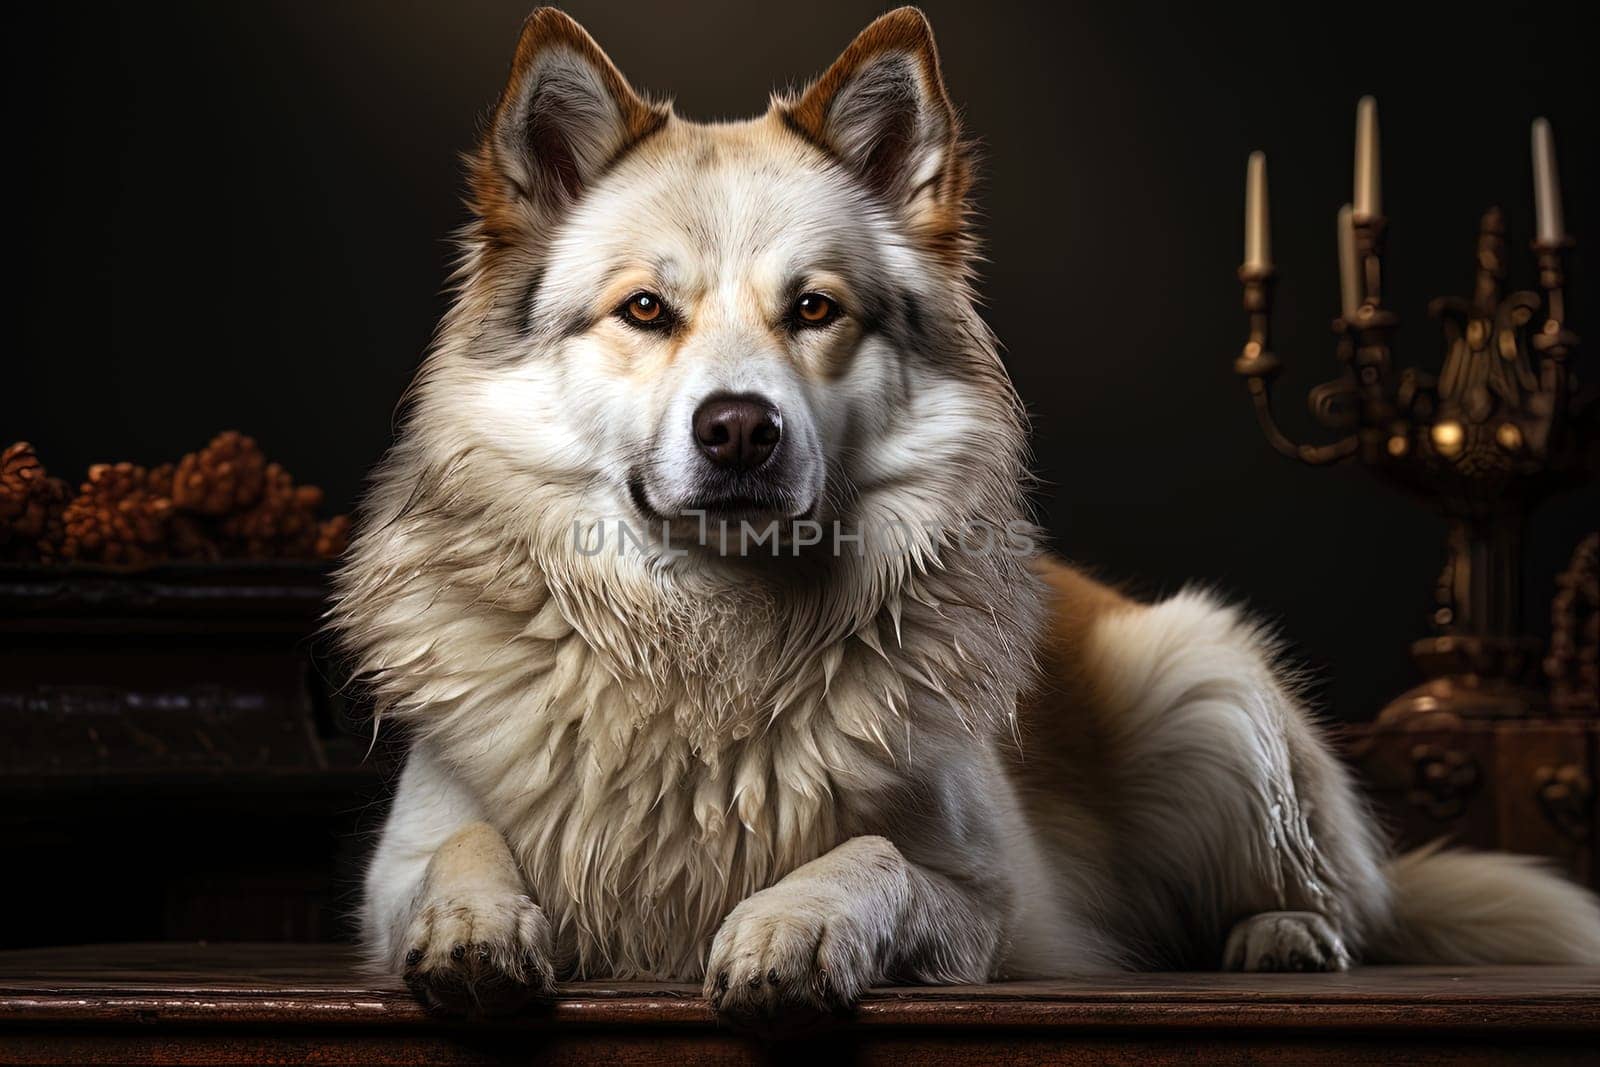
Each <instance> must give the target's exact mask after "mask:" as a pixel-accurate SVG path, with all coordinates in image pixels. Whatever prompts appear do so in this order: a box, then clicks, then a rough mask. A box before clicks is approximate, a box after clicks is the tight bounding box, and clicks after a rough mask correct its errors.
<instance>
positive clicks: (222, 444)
mask: <svg viewBox="0 0 1600 1067" xmlns="http://www.w3.org/2000/svg"><path fill="white" fill-rule="evenodd" d="M266 465H267V461H266V457H265V456H263V455H262V454H261V449H260V448H258V447H257V446H256V443H255V440H254V439H253V438H250V437H246V436H244V435H243V434H241V433H238V432H237V431H234V430H228V431H226V432H225V433H219V434H217V436H215V437H213V438H212V439H211V443H210V444H208V445H206V447H204V448H202V449H201V450H200V451H198V452H190V453H189V454H188V455H186V456H184V457H183V459H181V460H179V461H178V465H177V468H176V470H174V472H173V478H172V502H173V504H175V505H176V506H178V507H179V508H182V509H183V510H185V511H197V512H199V513H200V514H202V515H227V514H229V513H230V512H235V511H239V510H240V509H243V508H247V507H249V506H250V505H252V504H254V503H255V502H256V501H257V500H258V499H259V498H260V496H261V491H262V480H263V476H264V474H265V471H266Z"/></svg>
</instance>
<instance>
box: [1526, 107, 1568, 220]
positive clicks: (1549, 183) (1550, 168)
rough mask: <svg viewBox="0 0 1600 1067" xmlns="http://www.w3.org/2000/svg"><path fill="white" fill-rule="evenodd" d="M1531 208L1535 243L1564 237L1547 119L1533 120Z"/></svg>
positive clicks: (1554, 158)
mask: <svg viewBox="0 0 1600 1067" xmlns="http://www.w3.org/2000/svg"><path fill="white" fill-rule="evenodd" d="M1533 207H1534V212H1535V214H1537V215H1538V217H1539V243H1540V244H1560V243H1561V242H1562V241H1563V240H1565V239H1566V234H1565V233H1563V232H1562V221H1561V179H1560V177H1559V175H1557V174H1556V145H1555V141H1554V140H1552V139H1551V137H1550V121H1549V120H1548V119H1534V120H1533Z"/></svg>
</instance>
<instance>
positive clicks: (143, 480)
mask: <svg viewBox="0 0 1600 1067" xmlns="http://www.w3.org/2000/svg"><path fill="white" fill-rule="evenodd" d="M321 506H322V490H321V489H318V488H317V487H316V486H314V485H296V484H295V483H294V479H293V478H291V477H290V476H289V472H288V471H286V470H284V469H283V468H282V467H280V466H279V465H278V464H276V463H268V462H267V460H266V457H265V456H263V455H262V454H261V449H260V448H259V447H257V445H256V443H255V441H253V440H252V439H250V438H248V437H245V436H244V435H243V434H239V433H235V432H233V431H231V430H230V431H229V432H227V433H222V434H218V435H217V436H216V437H215V438H213V439H212V441H211V443H210V444H208V445H207V446H206V447H204V448H202V449H201V450H200V451H198V452H191V453H189V454H188V455H186V456H184V457H183V458H182V459H180V460H179V461H178V462H177V463H165V464H162V465H161V466H159V467H154V468H150V469H146V468H144V467H141V466H138V465H137V464H133V463H99V464H96V465H95V466H93V467H90V468H89V478H88V480H87V481H85V482H84V483H83V484H82V485H80V486H79V487H78V491H77V492H76V493H74V492H73V491H72V490H71V488H70V487H69V486H68V485H67V483H66V482H64V481H62V480H61V479H60V478H51V477H49V476H48V475H47V474H46V473H45V469H44V465H43V464H41V463H40V462H39V457H38V455H37V454H36V453H35V452H34V450H33V447H32V446H31V445H29V444H28V443H27V442H25V441H19V442H18V443H16V444H14V445H12V446H11V447H10V448H7V449H6V450H5V451H4V452H0V561H5V562H12V563H108V564H114V565H118V566H130V567H137V566H145V565H148V564H151V563H161V562H164V561H167V560H221V559H330V558H332V557H335V556H337V555H339V554H340V553H341V552H343V551H344V547H345V544H346V542H347V541H348V540H349V535H350V520H349V518H348V517H347V516H344V515H336V516H334V517H333V518H331V519H320V520H319V519H318V518H317V509H318V508H319V507H321Z"/></svg>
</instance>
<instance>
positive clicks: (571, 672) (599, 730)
mask: <svg viewBox="0 0 1600 1067" xmlns="http://www.w3.org/2000/svg"><path fill="white" fill-rule="evenodd" d="M529 607H531V605H529ZM441 608H442V609H443V610H439V609H441ZM595 608H596V605H593V604H590V603H586V602H583V601H581V600H574V599H568V600H567V601H565V602H563V601H562V600H561V599H560V598H559V597H557V596H554V595H552V596H550V597H548V598H547V599H546V600H545V601H544V602H543V603H542V604H541V605H539V606H538V609H537V610H528V609H527V607H524V608H523V609H522V610H505V608H504V607H503V606H502V607H498V608H493V609H491V608H488V607H486V606H485V605H483V604H477V605H474V606H472V607H470V608H467V609H462V607H461V606H460V605H445V604H440V603H438V602H436V603H435V604H434V610H430V611H428V612H425V613H424V616H425V617H437V618H439V619H440V620H448V621H447V622H443V621H442V622H441V625H440V627H439V633H438V634H437V635H436V636H435V638H434V641H433V643H432V646H431V648H432V654H431V655H430V657H429V658H430V659H433V661H434V666H433V667H432V668H431V669H428V670H426V671H425V672H423V671H419V672H418V678H419V679H421V678H426V679H427V681H426V682H424V683H423V685H422V686H421V692H419V693H418V696H419V697H420V700H418V701H416V702H415V703H413V702H411V701H407V702H406V703H407V704H411V705H412V707H413V708H414V709H415V710H413V711H409V712H405V718H407V719H408V720H409V721H410V722H411V723H412V725H413V728H415V729H418V730H420V731H421V732H422V733H423V734H425V735H426V736H428V738H429V740H430V743H431V744H432V745H433V746H434V747H435V748H436V750H437V751H439V752H440V754H441V755H442V756H443V757H444V759H445V760H446V761H447V762H448V763H449V764H450V765H451V766H452V767H453V768H454V769H455V771H456V773H458V774H459V775H460V776H461V777H462V778H463V779H464V780H465V781H466V782H468V783H469V785H470V786H471V788H472V790H473V792H474V793H475V794H476V795H477V796H478V797H479V799H480V801H481V803H482V805H483V808H484V810H485V812H486V813H487V815H488V817H489V819H490V820H491V821H492V822H493V823H494V824H495V825H496V826H497V828H498V829H499V830H500V831H501V832H502V833H503V834H504V835H505V837H506V839H507V841H508V842H509V844H510V845H511V847H512V850H513V852H514V853H515V854H516V855H517V857H518V858H519V860H520V862H521V864H522V867H523V870H524V872H525V874H526V876H527V877H528V880H529V883H530V889H531V891H532V894H533V896H534V898H535V899H536V900H537V901H538V903H539V904H540V905H541V906H542V907H543V908H544V909H545V911H546V913H547V914H548V915H549V917H550V919H551V921H552V923H553V925H554V926H555V928H556V931H557V941H558V945H557V948H558V954H560V955H563V956H565V957H566V962H567V963H568V964H569V967H570V969H571V972H572V973H574V974H578V975H584V974H604V975H608V976H613V977H628V976H640V977H643V976H654V977H661V976H666V975H670V976H675V977H679V978H685V979H694V978H697V977H698V976H699V974H700V971H701V968H702V965H703V957H704V953H705V951H706V949H707V947H708V945H709V943H710V939H711V936H712V935H713V934H714V933H715V931H716V928H717V926H718V924H719V923H720V922H721V920H722V918H723V917H724V916H725V915H726V914H727V913H728V911H729V910H731V909H732V907H733V906H734V905H735V904H737V903H738V902H739V901H741V900H743V899H744V898H746V897H748V896H749V895H750V894H751V893H754V892H757V891H759V890H760V889H763V888H765V887H767V886H769V885H771V884H773V883H774V882H776V881H777V880H778V879H780V878H781V877H782V876H783V875H785V874H786V873H788V872H789V871H791V870H793V869H795V868H796V867H798V866H800V865H802V864H804V863H806V862H808V861H810V860H812V859H814V858H816V857H818V856H820V855H822V854H823V853H824V852H826V851H828V850H829V849H831V848H832V847H834V846H835V845H837V844H838V843H840V841H841V840H843V839H844V837H847V836H849V835H850V833H851V832H854V830H853V828H852V827H850V826H849V825H848V823H849V822H850V818H851V817H850V814H849V813H850V811H851V810H852V808H854V807H855V806H856V804H859V805H861V806H865V807H871V806H873V805H874V803H876V801H875V800H874V799H873V798H877V800H879V801H881V799H882V796H883V794H884V793H886V792H890V791H893V790H894V789H895V788H897V787H898V785H899V775H898V772H897V768H896V766H895V763H896V758H897V756H898V758H899V759H900V761H901V762H904V759H905V747H906V744H907V739H908V737H909V716H910V715H911V708H910V704H911V703H912V696H911V694H908V691H907V675H908V668H909V667H910V662H911V661H910V658H909V657H907V656H906V654H905V652H904V650H903V649H902V648H901V647H900V646H899V645H890V646H888V647H885V646H884V644H883V641H882V635H881V634H880V632H879V631H880V626H879V625H878V622H877V621H876V620H874V621H873V622H872V623H871V624H870V625H869V626H868V627H866V628H864V629H863V630H861V631H858V632H857V633H855V634H853V635H847V636H844V637H842V638H841V639H839V640H838V641H836V642H833V643H832V644H831V645H829V646H828V647H827V648H825V649H822V650H820V652H819V654H817V655H815V656H812V657H807V659H806V660H805V662H804V664H803V665H802V666H801V667H800V668H799V669H798V670H797V671H794V672H793V673H791V674H788V675H787V676H786V677H785V678H784V681H783V684H781V685H778V686H776V687H775V686H773V685H772V684H770V681H769V677H768V672H770V671H771V670H772V669H773V666H774V662H775V660H776V659H777V658H778V656H777V653H776V652H775V650H774V649H773V647H772V639H771V631H772V627H771V625H770V620H767V619H764V618H760V617H759V616H760V607H759V605H752V604H749V603H746V604H743V605H736V606H730V605H726V604H723V605H720V606H717V607H706V608H695V609H693V610H691V611H688V612H686V613H681V614H680V615H679V617H676V618H671V619H666V620H662V619H657V620H654V621H653V622H651V623H649V624H648V625H641V623H640V621H639V620H637V619H633V620H630V624H629V626H628V627H627V632H626V633H625V634H623V633H618V632H615V630H614V629H613V628H610V627H605V626H602V625H601V621H602V620H603V619H605V615H604V614H603V613H600V612H597V611H595V610H594V609H595ZM752 613H754V614H755V615H756V616H757V617H755V618H752ZM733 614H737V615H738V616H739V617H738V618H734V617H732V615H733ZM569 619H578V620H580V621H581V622H582V623H583V624H584V627H585V628H584V630H579V629H578V628H577V627H575V626H574V625H573V624H572V622H570V621H569ZM416 621H417V620H416V619H414V620H413V622H414V623H415V622H416ZM891 625H892V624H891ZM651 631H654V632H651ZM907 636H908V635H905V634H902V639H905V638H906V637H907ZM920 639H921V633H920V631H919V632H918V635H917V637H916V638H915V639H914V640H920ZM891 640H892V637H891ZM469 649H471V650H478V651H477V652H476V654H475V655H471V656H468V655H467V652H468V650H469ZM435 657H438V658H435ZM446 657H447V658H448V660H449V663H450V669H449V670H448V671H443V670H441V668H442V666H443V664H444V661H445V658H446ZM909 673H922V672H921V671H909ZM401 710H402V711H403V712H404V711H405V709H404V706H402V708H401ZM897 747H898V749H899V751H898V753H897V752H896V748H897ZM901 769H903V768H901ZM852 801H854V802H856V803H854V804H853V803H852Z"/></svg>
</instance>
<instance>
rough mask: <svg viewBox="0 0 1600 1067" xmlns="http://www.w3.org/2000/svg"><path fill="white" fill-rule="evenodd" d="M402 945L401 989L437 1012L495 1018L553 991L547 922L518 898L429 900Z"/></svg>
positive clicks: (534, 907) (530, 904)
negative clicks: (412, 993) (409, 991)
mask: <svg viewBox="0 0 1600 1067" xmlns="http://www.w3.org/2000/svg"><path fill="white" fill-rule="evenodd" d="M405 946H406V948H405V954H404V957H403V959H404V961H405V963H404V967H403V971H402V973H403V975H404V977H405V981H406V985H407V986H409V987H410V988H411V990H412V992H414V993H415V994H416V995H417V998H418V999H419V1000H421V1001H422V1003H423V1004H424V1005H426V1006H427V1007H428V1008H430V1009H433V1010H435V1011H440V1012H444V1013H447V1014H451V1015H499V1014H504V1013H505V1012H509V1011H515V1010H516V1009H518V1008H520V1007H522V1006H523V1005H524V1004H527V1003H528V1002H529V1001H530V1000H533V999H535V998H538V997H544V996H549V995H550V994H551V993H553V992H554V991H555V970H554V968H553V967H552V966H551V963H550V952H551V936H550V923H549V920H547V919H546V918H545V915H544V912H543V911H542V910H541V909H540V908H539V906H538V905H537V904H535V903H534V902H533V901H532V900H529V899H528V898H527V897H526V896H523V895H521V894H514V895H513V894H503V895H499V896H494V895H486V896H482V897H473V898H469V899H454V898H446V899H439V900H434V901H430V902H429V903H427V904H426V905H424V906H423V907H422V908H421V909H420V910H419V911H418V912H417V916H416V919H415V920H413V922H412V924H411V928H410V930H408V931H407V935H406V941H405Z"/></svg>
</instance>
